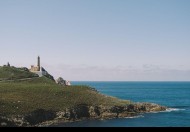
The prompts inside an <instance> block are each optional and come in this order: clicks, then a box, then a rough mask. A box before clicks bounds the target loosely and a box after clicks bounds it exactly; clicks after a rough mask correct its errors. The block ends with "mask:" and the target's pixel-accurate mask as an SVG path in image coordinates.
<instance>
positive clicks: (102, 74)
mask: <svg viewBox="0 0 190 132" xmlns="http://www.w3.org/2000/svg"><path fill="white" fill-rule="evenodd" d="M47 67H49V70H50V71H51V73H52V74H53V75H54V76H55V77H56V78H57V77H59V76H62V77H63V78H65V79H68V80H79V81H80V80H89V81H185V80H186V81H187V80H190V70H182V69H180V68H179V69H177V68H172V66H164V65H148V64H144V65H142V66H140V67H137V66H132V65H129V66H122V65H118V66H109V67H108V66H107V67H106V66H90V65H85V64H81V65H68V64H60V65H58V66H47Z"/></svg>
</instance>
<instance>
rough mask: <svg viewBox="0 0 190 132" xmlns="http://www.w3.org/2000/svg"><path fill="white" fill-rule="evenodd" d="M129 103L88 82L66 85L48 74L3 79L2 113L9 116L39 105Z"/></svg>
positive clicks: (56, 107)
mask: <svg viewBox="0 0 190 132" xmlns="http://www.w3.org/2000/svg"><path fill="white" fill-rule="evenodd" d="M1 73H2V71H1ZM128 103H130V102H129V101H123V100H119V99H117V98H113V97H108V96H105V95H102V94H100V93H98V92H96V91H94V90H93V89H91V88H90V87H88V86H68V87H62V86H60V85H58V84H56V83H55V82H54V81H52V80H50V79H48V78H46V77H41V78H33V79H31V80H25V81H14V82H0V114H2V115H7V116H8V115H18V114H19V115H20V114H27V113H30V112H32V111H34V110H37V109H45V110H53V111H61V110H63V109H65V108H71V107H74V106H76V105H78V104H88V105H126V104H128Z"/></svg>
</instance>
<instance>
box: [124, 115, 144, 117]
mask: <svg viewBox="0 0 190 132" xmlns="http://www.w3.org/2000/svg"><path fill="white" fill-rule="evenodd" d="M142 117H144V116H143V115H138V116H132V117H125V118H142Z"/></svg>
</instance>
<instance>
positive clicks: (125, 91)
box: [57, 81, 190, 127]
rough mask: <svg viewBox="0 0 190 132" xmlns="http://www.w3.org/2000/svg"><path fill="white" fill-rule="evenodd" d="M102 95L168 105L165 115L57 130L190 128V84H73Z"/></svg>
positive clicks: (78, 124) (92, 122)
mask: <svg viewBox="0 0 190 132" xmlns="http://www.w3.org/2000/svg"><path fill="white" fill-rule="evenodd" d="M72 84H73V85H88V86H91V87H94V88H96V89H97V90H98V91H99V92H101V93H103V94H106V95H110V96H114V97H117V98H120V99H127V100H132V101H135V102H152V103H157V104H160V105H164V106H167V107H168V109H167V111H165V112H158V113H146V114H141V115H139V116H136V117H132V118H121V119H110V120H85V121H80V122H73V123H63V124H58V125H57V127H190V82H84V81H83V82H72Z"/></svg>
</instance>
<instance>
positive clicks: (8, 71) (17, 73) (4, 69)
mask: <svg viewBox="0 0 190 132" xmlns="http://www.w3.org/2000/svg"><path fill="white" fill-rule="evenodd" d="M36 76H38V75H36V74H34V73H31V72H29V71H27V70H26V69H24V68H15V67H8V66H0V80H12V79H22V78H31V77H36Z"/></svg>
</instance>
